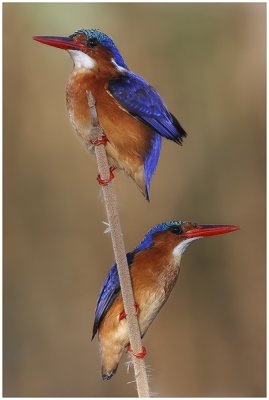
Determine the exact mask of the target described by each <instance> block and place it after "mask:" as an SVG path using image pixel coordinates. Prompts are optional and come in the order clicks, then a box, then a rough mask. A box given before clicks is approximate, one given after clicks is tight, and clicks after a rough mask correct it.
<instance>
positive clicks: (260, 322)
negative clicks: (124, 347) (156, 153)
mask: <svg viewBox="0 0 269 400" xmlns="http://www.w3.org/2000/svg"><path fill="white" fill-rule="evenodd" d="M3 8H4V395H5V396H34V397H41V396H44V397H45V396H57V397H58V396H64V397H66V396H75V397H79V396H88V397H92V396H97V397H109V396H136V390H135V385H134V384H129V385H128V384H127V382H128V381H130V380H133V376H132V375H126V366H125V365H124V363H123V362H122V363H121V365H120V368H119V370H118V373H117V375H116V376H115V377H114V379H113V380H112V381H111V382H105V383H104V382H102V380H101V377H100V361H99V355H98V345H97V341H96V340H94V341H93V342H91V341H90V339H89V338H90V335H91V328H92V321H93V316H94V309H95V303H96V299H97V296H98V294H99V290H100V287H101V284H102V282H103V279H104V277H105V275H106V273H107V270H108V269H109V268H110V266H111V265H112V263H113V259H114V258H113V253H112V248H111V243H110V238H109V236H105V235H104V234H103V231H104V226H103V225H102V223H101V221H102V220H105V219H106V217H105V213H104V207H103V204H102V202H101V201H100V196H99V187H98V186H97V184H96V174H97V170H96V164H95V160H94V158H93V157H90V156H89V155H88V154H87V152H86V151H85V150H84V148H83V147H82V145H81V144H80V142H79V141H78V140H77V138H76V137H75V135H74V134H73V131H72V128H71V126H70V124H69V121H68V117H67V113H66V107H65V85H66V81H67V77H68V74H69V72H70V70H71V68H72V64H71V60H70V58H69V56H68V54H66V53H65V52H64V51H60V50H58V49H54V48H51V47H48V46H43V45H41V44H38V43H36V42H34V41H33V40H32V39H31V37H32V36H33V35H68V34H71V33H72V32H73V31H74V30H76V29H77V28H93V27H97V28H99V29H100V30H103V31H104V32H106V33H107V34H109V35H111V36H112V37H113V39H114V40H115V42H116V44H117V45H118V47H119V49H120V51H121V52H122V54H123V56H124V58H125V60H126V63H127V64H128V65H129V67H130V68H131V69H132V70H133V71H135V72H137V73H139V74H140V75H142V76H143V77H144V78H145V79H147V80H148V81H149V82H150V83H151V84H152V85H153V86H154V87H155V88H157V89H158V91H159V92H160V93H161V95H162V96H163V97H164V99H165V101H166V103H167V105H168V106H169V108H170V110H171V111H172V112H173V113H174V114H175V115H176V116H177V117H178V119H179V120H180V122H181V123H182V125H183V126H184V128H185V129H186V130H187V132H188V133H189V136H188V138H187V139H186V140H185V142H184V146H183V147H182V148H180V147H179V146H176V145H175V144H173V143H171V142H168V141H164V143H163V150H162V154H161V159H160V162H159V165H158V168H157V172H156V174H155V177H154V178H153V181H152V190H151V196H152V201H151V203H150V204H147V202H146V201H145V200H144V199H143V197H142V196H141V194H140V193H139V191H138V190H137V188H136V187H135V185H134V183H133V182H132V181H130V180H128V179H127V178H125V176H124V175H123V174H117V179H116V186H117V191H118V197H119V204H120V214H121V221H122V225H123V229H124V233H125V241H126V247H127V249H129V250H131V249H133V248H134V247H135V246H136V244H137V243H138V242H139V241H140V240H141V239H142V237H143V235H144V234H145V232H146V231H147V230H148V229H149V228H150V227H152V226H153V225H155V224H157V223H159V222H161V221H166V220H170V219H183V220H191V221H195V222H200V223H217V224H218V223H220V224H226V223H228V224H238V225H240V227H241V231H238V232H236V233H234V234H230V235H225V236H219V237H215V238H208V239H206V240H203V241H200V242H199V243H196V244H195V245H193V246H192V247H191V248H190V249H188V251H187V253H186V254H185V256H184V259H183V262H182V271H181V276H180V279H179V281H178V283H177V285H176V287H175V289H174V292H173V293H172V295H171V298H170V299H169V302H168V304H167V305H166V306H165V308H164V309H163V310H162V312H161V313H160V315H159V317H158V318H157V319H156V321H155V322H154V323H153V325H152V327H151V328H150V330H149V332H148V334H147V335H146V337H145V340H144V343H145V345H146V346H147V348H148V351H149V355H148V357H147V359H146V363H147V364H148V365H149V367H150V375H151V381H150V385H151V390H152V392H153V393H154V394H155V395H157V396H264V395H265V12H266V5H265V4H262V3H260V4H258V3H256V4H255V3H253V4H243V3H242V4H228V3H227V4H184V3H183V4H182V3H181V4H180V3H179V4H139V3H137V4H128V3H127V4H111V3H110V4H94V3H92V4H90V3H88V4H85V3H84V4H79V3H78V4H64V3H60V4H57V3H55V4H49V3H47V4H45V3H39V4H38V3H36V4H35V3H32V4H31V3H29V4H23V3H21V4H4V5H3ZM124 361H125V360H124Z"/></svg>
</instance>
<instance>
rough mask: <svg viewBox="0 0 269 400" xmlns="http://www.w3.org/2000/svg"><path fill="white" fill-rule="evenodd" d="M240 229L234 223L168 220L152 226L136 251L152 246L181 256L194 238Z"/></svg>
mask: <svg viewBox="0 0 269 400" xmlns="http://www.w3.org/2000/svg"><path fill="white" fill-rule="evenodd" d="M238 229H240V228H239V226H236V225H199V224H196V223H192V222H185V221H169V222H164V223H161V224H159V225H157V226H155V227H154V228H152V229H151V230H150V231H149V232H148V233H147V234H146V236H145V237H144V239H143V240H142V242H141V243H140V244H139V245H138V246H137V248H136V251H141V250H145V249H148V248H150V247H152V246H154V247H157V246H158V247H160V248H162V247H165V248H169V249H171V250H172V252H173V255H174V256H176V257H177V256H178V257H181V255H182V254H183V252H184V251H185V250H186V248H187V247H188V246H189V244H190V243H192V242H193V241H194V240H197V239H201V238H203V237H206V236H214V235H221V234H224V233H229V232H233V231H236V230H238Z"/></svg>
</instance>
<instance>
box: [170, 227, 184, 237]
mask: <svg viewBox="0 0 269 400" xmlns="http://www.w3.org/2000/svg"><path fill="white" fill-rule="evenodd" d="M169 231H170V232H172V233H174V234H175V235H181V234H182V229H181V227H180V226H171V228H170V229H169Z"/></svg>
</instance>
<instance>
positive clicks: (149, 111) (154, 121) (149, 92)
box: [108, 70, 187, 144]
mask: <svg viewBox="0 0 269 400" xmlns="http://www.w3.org/2000/svg"><path fill="white" fill-rule="evenodd" d="M108 90H109V92H110V93H111V94H112V96H113V97H114V98H115V99H116V100H117V101H118V102H119V103H120V105H121V106H122V107H124V108H125V109H126V110H127V111H128V112H129V113H130V114H132V115H133V116H135V117H136V118H139V119H140V120H142V121H143V122H144V123H146V124H147V125H149V126H150V127H152V128H153V130H154V131H155V132H156V133H158V134H160V135H161V136H163V137H165V138H166V139H170V140H173V141H174V142H176V143H179V144H181V143H182V140H183V138H184V137H185V136H186V135H187V134H186V132H185V131H184V129H183V128H182V126H181V125H180V123H179V122H178V121H177V119H176V118H175V117H174V116H173V115H172V114H171V113H170V112H169V111H168V109H167V107H166V105H165V104H164V102H163V100H162V98H161V96H160V95H159V94H158V93H157V91H156V90H155V89H154V88H153V87H152V86H150V84H149V83H148V82H147V81H145V79H143V78H142V77H140V76H139V75H136V74H134V73H133V72H131V71H127V70H126V72H125V73H124V74H123V75H121V77H120V78H117V79H114V80H111V81H110V82H109V84H108Z"/></svg>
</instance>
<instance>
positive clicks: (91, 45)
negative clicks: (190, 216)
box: [33, 29, 186, 200]
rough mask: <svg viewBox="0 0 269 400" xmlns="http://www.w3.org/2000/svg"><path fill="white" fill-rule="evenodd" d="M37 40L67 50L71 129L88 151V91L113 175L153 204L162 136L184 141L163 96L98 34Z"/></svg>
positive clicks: (81, 32) (80, 33)
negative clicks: (125, 177)
mask: <svg viewBox="0 0 269 400" xmlns="http://www.w3.org/2000/svg"><path fill="white" fill-rule="evenodd" d="M33 39H34V40H37V41H38V42H41V43H44V44H47V45H50V46H54V47H58V48H60V49H64V50H67V51H68V53H69V54H70V56H71V58H72V60H73V63H74V68H73V71H72V73H71V75H70V77H69V80H68V83H67V90H66V101H67V108H68V113H69V117H70V120H71V123H72V125H73V127H74V128H75V130H76V132H77V134H78V136H79V137H80V138H81V139H82V141H83V142H84V143H85V144H86V145H87V147H89V131H90V128H91V113H90V110H89V106H88V98H87V92H89V91H90V92H91V93H92V95H93V97H94V100H95V103H96V110H97V114H98V117H99V123H100V126H101V128H102V129H103V130H104V133H105V135H106V139H107V142H106V152H107V156H108V159H109V163H110V168H111V171H112V170H114V169H115V168H118V169H121V170H124V171H125V173H126V174H127V175H128V176H130V177H131V178H132V179H133V180H134V181H135V183H136V184H137V186H138V188H139V189H140V190H141V191H142V193H143V194H144V196H145V197H146V199H147V200H149V197H150V182H151V178H152V175H153V173H154V171H155V169H156V166H157V163H158V159H159V155H160V150H161V143H162V137H165V138H166V139H169V140H172V141H174V142H175V143H178V144H182V140H183V138H184V137H185V136H186V132H185V131H184V129H183V128H182V126H181V125H180V123H179V122H178V120H177V119H176V118H175V117H174V115H173V114H171V113H170V112H169V111H168V109H167V107H166V105H165V103H164V101H163V99H162V98H161V96H160V95H159V94H158V92H157V91H156V90H155V89H154V88H153V87H152V86H151V85H150V84H149V83H148V82H147V81H146V80H145V79H143V78H142V77H141V76H139V75H137V74H135V73H134V72H132V71H130V69H129V68H128V66H127V65H126V64H125V62H124V60H123V58H122V56H121V54H120V52H119V50H118V49H117V47H116V46H115V44H114V42H113V40H112V39H111V37H109V36H108V35H106V34H105V33H102V32H100V31H99V30H96V29H80V30H77V31H76V32H75V33H73V34H72V35H70V36H67V37H58V36H34V37H33ZM111 177H113V174H111Z"/></svg>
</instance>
